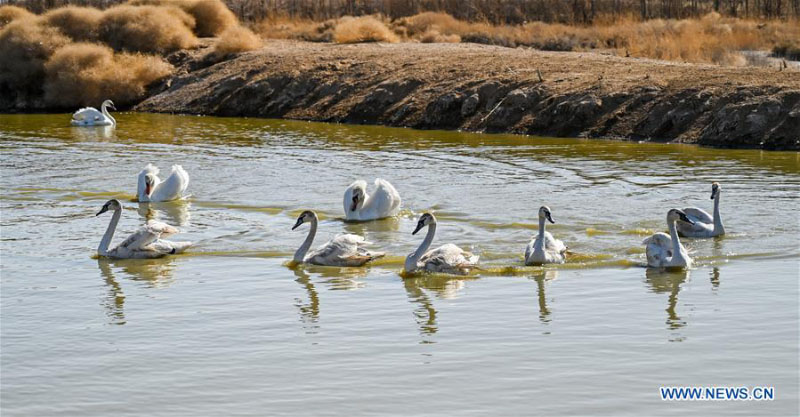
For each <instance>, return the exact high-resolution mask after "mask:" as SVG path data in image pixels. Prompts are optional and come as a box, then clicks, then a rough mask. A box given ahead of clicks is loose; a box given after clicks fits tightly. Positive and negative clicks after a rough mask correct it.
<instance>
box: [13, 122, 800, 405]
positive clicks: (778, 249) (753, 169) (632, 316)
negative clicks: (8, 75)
mask: <svg viewBox="0 0 800 417" xmlns="http://www.w3.org/2000/svg"><path fill="white" fill-rule="evenodd" d="M68 120H69V115H0V146H1V147H2V155H3V157H2V162H1V163H0V169H1V170H2V178H1V180H2V206H1V208H2V219H1V220H2V233H1V234H2V236H1V240H0V250H2V269H0V272H2V274H1V275H2V291H1V292H0V296H1V297H2V351H3V355H2V367H3V376H2V378H3V379H2V384H3V391H2V403H3V411H4V415H5V414H7V415H11V416H17V415H19V416H23V415H24V416H27V415H76V414H80V415H108V414H109V413H112V412H113V413H115V414H117V415H136V414H141V413H148V414H160V415H187V414H192V413H193V412H198V410H204V411H203V412H210V413H215V412H216V413H225V414H237V415H263V413H264V412H268V413H269V414H271V415H289V414H293V415H294V414H296V412H297V410H298V409H302V410H305V411H306V412H307V413H309V414H314V415H339V414H342V413H356V414H370V415H372V414H406V415H407V414H411V415H446V414H453V413H457V414H461V415H479V414H485V413H486V411H488V410H491V411H492V412H493V413H494V412H498V413H499V412H502V413H503V414H509V415H521V414H529V413H530V412H531V410H537V411H539V412H541V413H543V414H579V415H619V414H620V413H621V411H620V410H622V409H624V410H630V411H625V412H622V413H623V414H625V413H629V414H631V415H634V414H635V415H641V414H646V415H672V414H674V413H676V412H680V413H683V414H692V415H753V414H759V415H776V416H783V415H796V414H797V411H798V410H797V407H798V397H797V392H798V386H797V369H798V359H797V358H798V345H797V338H798V276H797V271H798V259H799V257H798V255H800V253H798V235H799V233H798V232H800V224H798V217H797V214H796V213H797V212H798V208H800V207H798V206H799V205H800V204H798V203H799V202H800V197H799V193H798V191H800V157H798V154H797V153H796V152H761V151H741V150H718V149H708V148H700V147H695V146H689V145H664V144H636V143H626V142H614V141H593V140H577V139H552V138H535V137H521V136H513V135H480V134H467V133H459V132H442V131H424V132H422V131H413V130H406V129H391V128H381V127H369V126H345V125H331V124H316V123H306V122H288V121H275V120H259V119H237V118H211V117H190V116H167V115H153V114H137V113H122V114H119V115H118V117H117V120H118V123H119V125H118V127H117V128H116V129H103V128H99V129H81V128H71V127H68V126H67V122H68ZM147 163H153V164H155V165H157V166H158V167H160V168H161V169H162V171H168V169H169V166H170V165H172V164H176V163H178V164H181V165H182V166H183V167H184V168H185V169H186V170H187V171H188V173H189V175H190V176H191V181H190V184H189V192H190V193H191V195H192V196H191V197H190V198H189V199H188V200H187V201H183V202H175V203H151V204H138V203H136V202H135V201H134V200H135V191H136V176H137V174H138V172H139V171H140V170H141V169H142V168H143V167H144V165H145V164H147ZM376 177H380V178H384V179H387V180H389V181H390V182H391V183H392V184H394V186H395V187H396V188H397V190H398V191H399V193H400V194H401V196H402V198H403V207H402V210H401V213H400V215H399V216H398V217H397V218H394V219H386V220H381V221H375V222H367V223H345V222H343V221H342V218H343V213H342V196H343V193H344V189H345V187H346V186H347V185H349V184H350V183H351V182H352V181H353V180H355V179H357V178H364V179H366V180H367V181H368V182H369V183H371V182H372V180H373V179H374V178H376ZM712 181H718V182H720V184H721V186H722V193H723V194H722V196H721V212H722V216H723V220H724V223H725V228H726V231H727V232H728V233H727V234H726V235H725V236H724V237H721V238H716V239H702V240H693V239H684V240H683V243H684V245H685V246H686V247H687V249H688V250H689V252H690V255H691V256H692V257H693V258H694V259H695V262H696V265H695V267H693V268H692V269H690V270H688V271H681V272H663V271H657V270H650V269H647V268H644V267H642V266H641V265H642V264H643V263H644V247H643V246H642V245H641V241H642V240H643V239H644V238H645V237H647V236H648V235H650V234H652V233H654V232H656V231H665V230H666V225H665V216H666V212H667V210H668V209H670V208H683V207H690V206H697V207H700V208H703V209H705V210H707V211H711V209H712V201H711V200H709V195H710V191H711V182H712ZM110 198H117V199H119V200H120V201H121V202H122V203H123V205H124V206H125V208H124V210H123V214H122V220H121V222H120V226H119V229H118V232H117V235H116V237H115V240H114V243H116V242H119V241H120V240H121V239H123V238H124V236H125V233H129V232H131V231H133V230H134V229H135V228H136V227H138V226H140V225H141V224H143V222H144V221H146V219H158V220H160V221H164V222H166V223H169V224H171V225H174V226H178V227H179V228H180V229H181V233H180V234H179V235H177V236H175V237H174V238H173V239H175V240H190V241H194V242H196V246H195V247H194V248H192V249H190V250H189V251H188V252H187V253H186V254H183V255H180V256H172V257H167V258H163V259H157V260H106V259H98V258H97V257H96V256H94V253H95V251H96V248H97V244H98V243H99V241H100V238H101V237H102V234H103V232H104V231H105V228H106V226H107V224H108V221H109V218H108V216H100V217H95V213H97V211H98V210H99V208H100V207H101V206H102V205H103V203H104V202H105V201H106V200H108V199H110ZM543 204H546V205H548V206H549V207H550V209H551V211H552V214H553V219H554V220H555V221H556V224H553V225H549V227H548V231H550V232H552V233H553V234H554V235H555V236H556V237H557V238H559V239H561V240H563V241H564V242H565V243H566V244H567V245H568V246H569V247H570V255H569V257H568V262H567V263H566V264H564V265H556V266H545V267H526V266H524V265H523V259H522V254H523V252H524V250H525V245H526V244H527V242H528V241H529V240H530V238H531V237H532V236H533V235H534V234H535V233H536V229H537V227H538V225H537V218H536V215H537V210H538V208H539V206H541V205H543ZM306 209H314V210H316V211H317V213H318V214H319V216H320V219H321V221H320V225H319V231H318V235H317V240H316V241H315V246H316V245H318V244H321V243H323V242H324V241H325V240H326V239H329V238H331V237H333V236H335V235H336V234H338V233H342V232H350V233H358V234H361V235H363V236H365V237H366V238H367V239H368V240H369V241H371V242H374V246H373V248H374V249H375V250H379V251H384V252H387V256H386V257H385V258H383V259H380V260H378V261H376V262H374V263H373V264H371V265H369V266H367V267H365V268H331V267H318V266H299V267H289V266H288V265H287V261H289V260H290V259H291V256H292V253H293V252H294V250H295V249H296V248H297V247H298V246H299V245H300V243H302V241H303V239H304V238H305V236H306V233H307V229H305V228H301V229H298V230H295V231H292V230H291V227H292V226H293V225H294V222H295V219H296V217H297V216H298V215H299V214H300V213H301V212H302V211H303V210H306ZM426 211H431V212H434V213H435V214H436V216H437V219H438V222H439V227H438V230H437V234H436V239H435V240H434V245H440V244H444V243H455V244H457V245H459V246H461V247H462V248H464V249H466V250H470V251H472V252H474V253H476V254H479V255H480V257H481V265H482V269H481V270H479V271H475V273H473V274H472V275H470V276H468V277H463V278H454V277H448V276H440V275H430V276H426V275H421V276H414V277H410V278H406V279H404V278H402V277H401V276H400V274H399V273H400V271H401V269H402V267H403V259H404V257H405V256H406V255H407V254H408V253H410V252H411V251H413V250H414V249H415V248H416V247H417V245H419V243H420V242H421V241H422V236H420V235H419V234H418V235H416V236H412V235H411V232H412V231H413V229H414V226H415V225H416V219H417V218H418V217H419V215H420V214H421V213H423V212H426ZM476 381H480V383H476ZM667 385H674V386H687V385H688V386H693V385H704V386H705V385H707V386H754V385H765V386H774V387H775V388H776V400H775V401H769V402H759V401H746V402H736V401H734V402H717V401H714V402H665V401H662V400H661V399H660V396H659V392H658V388H659V387H660V386H667ZM410 404H411V405H412V406H410Z"/></svg>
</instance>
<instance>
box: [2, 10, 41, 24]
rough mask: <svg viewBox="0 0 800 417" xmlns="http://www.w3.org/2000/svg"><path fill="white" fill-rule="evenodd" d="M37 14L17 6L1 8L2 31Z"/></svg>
mask: <svg viewBox="0 0 800 417" xmlns="http://www.w3.org/2000/svg"><path fill="white" fill-rule="evenodd" d="M34 16H36V15H35V14H33V13H31V12H29V11H27V10H25V9H23V8H22V7H17V6H0V29H2V28H3V27H5V26H6V25H7V24H9V23H11V22H13V21H15V20H17V19H23V18H26V17H34Z"/></svg>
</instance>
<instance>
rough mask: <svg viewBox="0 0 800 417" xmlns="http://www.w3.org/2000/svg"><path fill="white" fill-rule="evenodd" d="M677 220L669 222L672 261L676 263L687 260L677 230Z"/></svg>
mask: <svg viewBox="0 0 800 417" xmlns="http://www.w3.org/2000/svg"><path fill="white" fill-rule="evenodd" d="M675 223H676V220H670V222H669V237H670V238H671V239H672V260H673V261H675V260H677V259H685V258H684V256H683V254H684V249H683V245H681V241H680V240H678V231H677V230H676V228H675Z"/></svg>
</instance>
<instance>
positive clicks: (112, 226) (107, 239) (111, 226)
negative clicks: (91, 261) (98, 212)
mask: <svg viewBox="0 0 800 417" xmlns="http://www.w3.org/2000/svg"><path fill="white" fill-rule="evenodd" d="M120 217H122V210H114V215H113V216H111V221H110V222H108V227H107V228H106V233H105V234H104V235H103V238H102V239H101V240H100V246H98V247H97V253H98V254H99V255H101V256H106V255H107V254H108V245H110V244H111V239H112V238H113V237H114V231H115V230H117V223H119V218H120Z"/></svg>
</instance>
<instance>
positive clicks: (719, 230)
mask: <svg viewBox="0 0 800 417" xmlns="http://www.w3.org/2000/svg"><path fill="white" fill-rule="evenodd" d="M720 194H722V192H721V191H717V195H716V196H714V234H717V235H720V234H723V233H725V227H724V226H723V225H722V217H720V216H719V195H720Z"/></svg>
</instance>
